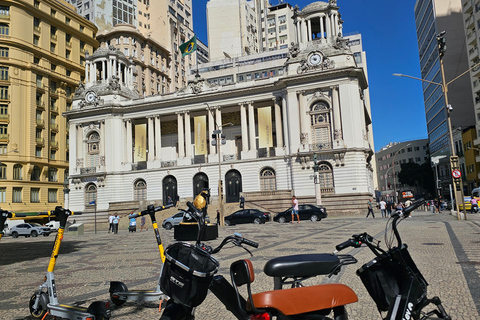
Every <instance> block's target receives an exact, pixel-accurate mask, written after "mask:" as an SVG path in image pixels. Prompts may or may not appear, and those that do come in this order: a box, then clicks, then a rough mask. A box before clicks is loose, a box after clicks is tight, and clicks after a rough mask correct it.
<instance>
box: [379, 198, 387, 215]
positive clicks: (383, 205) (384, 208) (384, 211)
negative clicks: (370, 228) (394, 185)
mask: <svg viewBox="0 0 480 320" xmlns="http://www.w3.org/2000/svg"><path fill="white" fill-rule="evenodd" d="M380 211H381V212H382V218H386V217H387V203H386V202H385V200H383V199H382V201H380Z"/></svg>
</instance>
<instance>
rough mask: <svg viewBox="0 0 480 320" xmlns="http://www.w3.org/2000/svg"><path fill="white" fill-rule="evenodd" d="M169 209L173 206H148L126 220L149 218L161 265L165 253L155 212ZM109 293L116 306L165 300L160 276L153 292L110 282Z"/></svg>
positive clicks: (117, 282) (118, 282)
mask: <svg viewBox="0 0 480 320" xmlns="http://www.w3.org/2000/svg"><path fill="white" fill-rule="evenodd" d="M171 207H173V204H169V205H166V206H160V207H154V206H153V205H149V206H148V207H147V210H143V211H142V212H140V213H135V214H131V215H129V216H128V219H131V218H138V217H141V216H144V215H149V216H150V219H151V220H152V226H153V231H154V233H155V238H156V239H157V244H158V251H159V252H160V258H161V260H162V263H164V262H165V253H164V250H163V244H162V239H161V238H160V232H159V231H158V225H157V218H156V217H155V212H158V211H162V210H165V209H167V208H171ZM109 292H110V299H111V300H112V302H113V303H114V304H115V305H117V306H121V305H122V304H124V303H125V302H126V301H139V302H147V301H159V300H164V299H166V298H167V297H166V296H165V295H164V294H163V292H162V291H161V290H160V276H159V278H158V283H157V288H156V289H155V290H135V291H129V290H128V288H127V286H126V285H125V284H124V283H123V282H120V281H110V289H109Z"/></svg>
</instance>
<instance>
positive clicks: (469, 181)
mask: <svg viewBox="0 0 480 320" xmlns="http://www.w3.org/2000/svg"><path fill="white" fill-rule="evenodd" d="M462 131H463V132H462V142H463V148H462V149H463V150H462V156H463V158H464V166H463V167H462V168H461V169H462V174H463V177H464V180H463V187H464V190H465V194H466V195H470V194H472V190H473V189H475V188H478V186H479V185H480V184H479V177H478V174H479V173H480V162H478V161H477V159H476V158H477V157H478V153H479V149H478V147H475V140H476V138H477V130H476V127H473V126H472V127H469V128H465V129H463V130H462Z"/></svg>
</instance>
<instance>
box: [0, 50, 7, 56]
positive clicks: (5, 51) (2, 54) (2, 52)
mask: <svg viewBox="0 0 480 320" xmlns="http://www.w3.org/2000/svg"><path fill="white" fill-rule="evenodd" d="M0 57H3V58H8V48H0Z"/></svg>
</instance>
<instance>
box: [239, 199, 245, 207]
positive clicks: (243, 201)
mask: <svg viewBox="0 0 480 320" xmlns="http://www.w3.org/2000/svg"><path fill="white" fill-rule="evenodd" d="M240 209H245V198H244V197H243V196H241V197H240Z"/></svg>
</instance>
